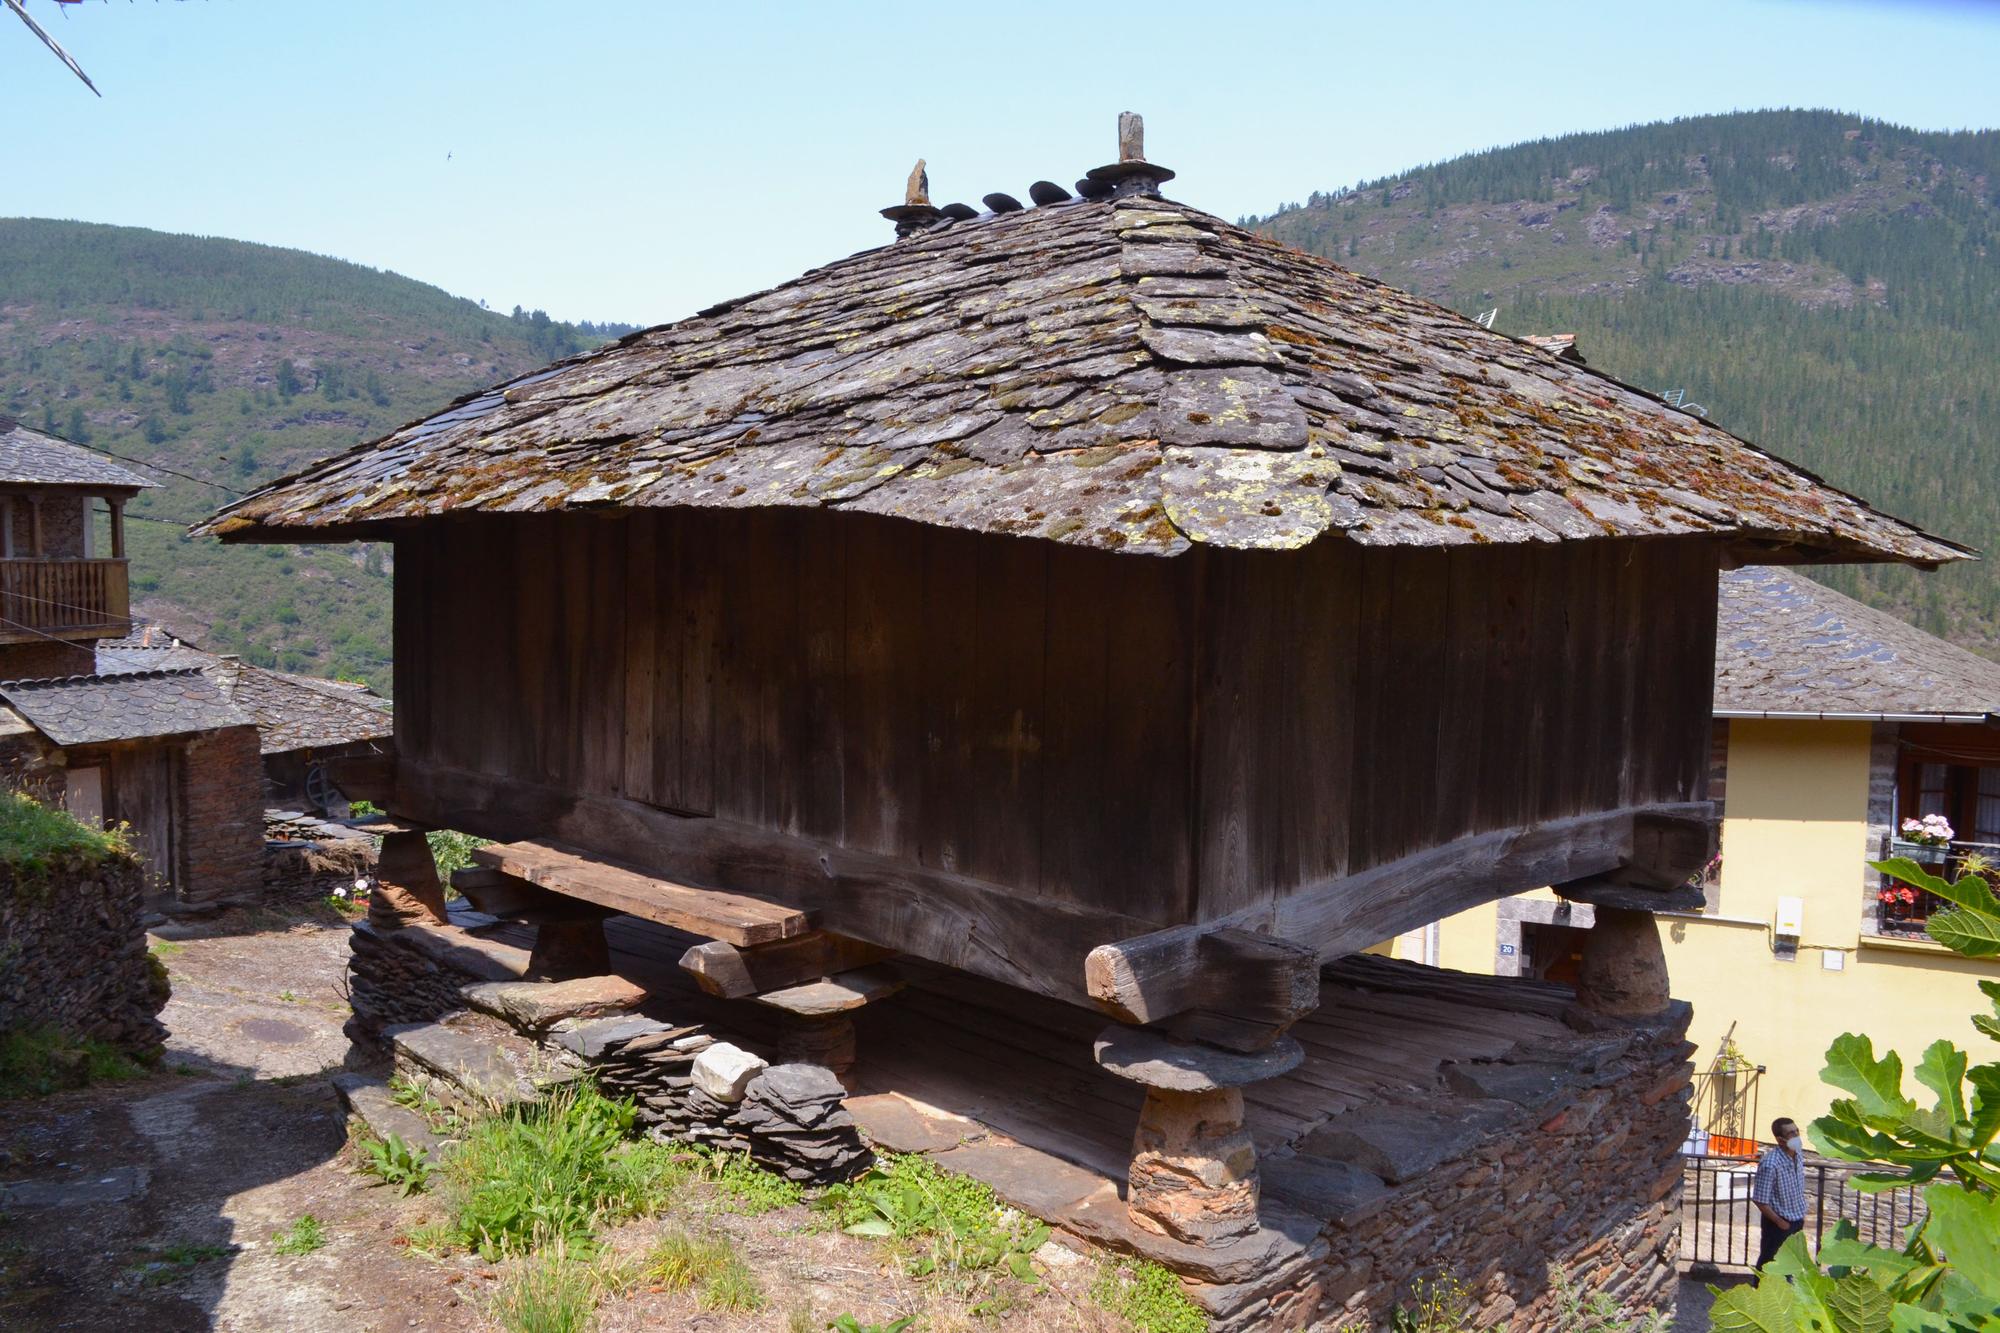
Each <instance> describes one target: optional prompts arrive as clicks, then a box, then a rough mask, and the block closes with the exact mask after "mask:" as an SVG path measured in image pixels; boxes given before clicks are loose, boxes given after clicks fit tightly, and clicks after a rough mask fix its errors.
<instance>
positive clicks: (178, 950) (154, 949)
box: [146, 940, 187, 963]
mask: <svg viewBox="0 0 2000 1333" xmlns="http://www.w3.org/2000/svg"><path fill="white" fill-rule="evenodd" d="M146 952H147V953H149V954H151V955H153V957H155V958H157V959H159V960H160V961H161V962H163V963H164V962H166V961H167V960H168V959H169V958H178V957H180V956H181V955H182V954H184V953H186V952H187V945H185V944H180V943H177V942H176V941H174V940H154V941H153V942H152V943H151V944H149V945H147V946H146Z"/></svg>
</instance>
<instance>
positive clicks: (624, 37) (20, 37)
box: [0, 0, 2000, 323]
mask: <svg viewBox="0 0 2000 1333" xmlns="http://www.w3.org/2000/svg"><path fill="white" fill-rule="evenodd" d="M27 5H28V9H29V11H30V12H31V13H34V14H36V15H37V17H38V18H39V19H40V21H41V22H42V23H43V24H44V25H45V26H47V27H48V28H50V30H51V31H52V32H53V33H54V34H55V35H56V37H57V38H58V40H60V41H62V42H63V43H64V44H65V45H66V46H67V47H68V48H69V50H70V51H71V53H72V54H74V55H75V56H76V57H77V58H78V59H79V60H80V61H81V62H82V63H83V65H84V67H85V68H86V69H87V70H88V71H89V72H90V74H91V76H92V77H93V78H94V79H95V80H96V81H97V84H98V86H99V87H100V88H102V89H103V90H104V94H105V96H104V98H103V99H102V100H99V99H98V98H95V97H92V96H91V95H90V94H89V92H88V91H87V90H86V89H85V88H84V87H83V86H82V85H81V84H80V83H78V82H76V80H75V79H74V78H73V77H72V76H71V75H70V74H69V73H68V71H66V70H64V69H63V68H62V66H61V65H60V64H58V63H57V62H56V61H55V59H54V58H53V57H51V56H50V55H49V54H48V53H47V52H46V51H44V50H43V49H42V48H41V46H40V44H39V43H37V42H35V41H34V40H33V39H32V38H31V37H30V36H29V34H28V32H27V30H26V29H25V28H22V27H21V26H20V25H19V24H18V23H17V22H15V21H14V20H13V19H12V18H11V16H8V15H6V14H5V13H4V11H0V116H4V118H5V122H4V123H5V124H6V125H7V126H8V132H7V136H6V138H5V140H4V143H5V148H4V149H0V214H4V215H27V216H41V217H68V218H82V219H87V220H91V221H99V222H118V223H128V224H133V225H140V226H149V227H158V228H162V229H165V230H170V231H186V232H197V233H206V234H211V235H221V236H233V237H239V238H243V239H248V240H256V241H265V242H270V243H273V244H279V245H290V246H299V247H303V248H305V249H309V250H315V251H319V252H321V253H325V254H331V255H338V256H340V257H342V258H346V259H352V260H357V261H359V262H362V263H366V264H372V265H376V266H378V267H382V268H388V269H393V270H395V271H397V272H400V273H405V274H409V275H410V276H412V277H417V278H421V279H423V280H425V281H427V282H433V283H436V284H438V285H439V286H442V287H444V288H446V289H447V290H449V291H452V292H455V293H458V294H461V295H465V296H470V297H474V298H477V299H484V300H486V301H488V302H489V303H490V304H492V305H494V306H496V307H499V308H503V309H504V308H507V307H509V306H512V305H514V304H515V303H517V302H518V303H521V304H524V305H528V306H543V307H545V308H547V309H548V310H549V311H550V312H551V313H552V314H556V315H559V316H562V317H566V318H593V319H622V320H631V321H636V322H642V323H650V322H656V321H660V320H667V319H674V318H679V317H680V316H683V315H686V314H688V313H691V312H692V311H694V310H695V309H697V308H699V307H700V306H702V305H705V304H707V303H709V302H712V301H715V300H719V299H722V298H725V297H730V296H736V295H741V294H743V293H745V292H748V291H752V290H756V289H759V288H762V287H767V286H770V285H771V284H773V283H776V282H780V281H783V280H784V279H786V278H789V277H791V276H793V275H795V274H797V273H798V272H800V271H802V270H804V269H806V268H809V267H812V266H813V265H815V264H817V263H821V262H824V261H825V260H827V259H830V258H833V257H836V256H839V255H844V254H847V253H850V252H852V251H854V250H858V249H863V248H866V247H869V246H872V245H876V244H880V243H882V242H884V241H886V240H887V239H888V237H889V230H888V224H887V223H885V222H883V221H882V219H880V218H879V217H877V216H876V213H875V210H876V209H878V208H880V207H882V206H883V205H885V204H890V203H895V202H899V200H900V193H901V189H902V182H903V178H904V176H905V174H906V173H907V172H908V171H909V168H910V164H911V163H912V162H913V161H914V160H915V159H916V158H917V157H918V156H923V157H926V158H928V159H929V161H930V168H931V181H932V186H933V195H934V197H936V198H937V199H938V201H939V202H944V201H946V200H950V199H964V200H967V201H968V202H973V203H976V202H977V200H978V198H979V196H981V195H983V194H985V193H987V192H988V191H991V190H1006V191H1008V192H1010V193H1013V194H1016V195H1019V196H1023V197H1025V195H1026V193H1027V186H1028V184H1029V182H1030V181H1033V180H1035V179H1036V178H1038V177H1044V176H1046V177H1048V178H1050V179H1053V180H1057V181H1061V182H1063V183H1064V184H1068V183H1069V182H1070V181H1072V180H1074V179H1075V178H1076V177H1077V176H1078V175H1080V174H1082V172H1083V171H1084V170H1085V169H1086V168H1088V167H1091V166H1095V165H1098V164H1099V163H1102V162H1104V161H1107V160H1109V159H1110V158H1111V157H1112V156H1113V155H1114V143H1115V128H1114V127H1115V119H1116V116H1117V113H1118V112H1119V111H1121V110H1125V109H1131V110H1136V111H1140V112H1143V113H1144V114H1145V116H1146V122H1147V140H1148V143H1147V146H1148V152H1149V156H1151V157H1152V158H1153V159H1154V160H1155V161H1159V162H1163V163H1165V164H1167V165H1169V166H1172V167H1174V168H1175V169H1176V170H1178V171H1179V173H1180V178H1179V179H1178V180H1176V181H1175V182H1173V184H1172V185H1171V186H1169V188H1168V192H1169V193H1170V194H1172V195H1173V196H1174V197H1176V198H1179V199H1183V200H1185V201H1187V202H1189V203H1192V204H1196V205H1198V206H1200V207H1203V208H1206V209H1209V210H1210V211H1212V212H1215V213H1219V214H1221V215H1223V216H1225V217H1231V218H1233V217H1236V216H1238V215H1240V214H1244V213H1251V212H1265V211H1268V210H1270V209H1271V208H1272V207H1274V206H1276V205H1277V204H1279V203H1282V202H1285V201H1288V200H1295V199H1303V198H1304V197H1305V196H1306V195H1307V194H1308V193H1309V192H1311V191H1312V190H1314V189H1319V188H1328V187H1332V186H1337V185H1340V184H1346V183H1352V182H1353V181H1355V180H1357V179H1361V178H1369V177H1374V176H1379V175H1383V174H1385V173H1388V172H1392V171H1395V170H1397V169H1400V168H1402V167H1406V166H1410V165H1414V164H1417V163H1421V162H1426V161H1432V160H1436V159H1440V158H1445V157H1451V156H1455V155H1457V154H1459V153H1463V152H1467V151H1471V150H1476V149H1479V148H1485V147H1490V146H1493V145H1496V144H1502V143H1510V142H1514V141H1517V140H1520V139H1525V138H1535V137H1539V136H1542V135H1548V134H1559V133H1563V132H1567V131H1571V130H1579V129H1596V128H1604V127H1609V126H1616V125H1622V124H1628V123H1631V122H1635V121H1646V120H1656V119H1662V118H1666V117H1670V116H1676V115H1691V114H1698V113H1702V112H1712V111H1725V110H1730V109H1734V108H1745V107H1765V106H1784V105H1790V106H1835V107H1839V108H1842V109H1846V110H1852V111H1858V112H1862V113H1864V114H1867V115H1871V116H1876V117H1880V118H1883V119H1888V120H1894V121H1898V122H1902V123H1905V124H1912V125H1917V126H1922V127H1926V128H1963V127H1988V126H2000V79H1996V78H1995V77H1994V71H1995V70H1996V69H2000V5H1990V4H1972V3H1960V4H1927V5H1926V4H1897V5H1892V4H1886V3H1859V2H1858V0H1848V2H1846V3H1824V4H1808V3H1803V2H1801V0H1782V2H1781V0H1761V2H1759V0H1740V2H1739V3H1733V4H1708V3H1677V4H1647V5H1636V4H1603V3H1598V4H1577V5H1557V4H1528V3H1514V2H1511V0H1485V3H1477V4H1410V3H1402V4H1388V3H1377V4H1373V5H1368V6H1365V7H1362V6H1351V5H1344V4H1317V5H1310V4H1309V5H1293V4H1284V3H1271V2H1266V3H1259V4H1240V3H1231V0H1201V2H1200V3H1193V4H1186V5H1182V4H1176V3H1170V2H1168V0H1156V2H1155V3H1144V2H1143V0H1141V2H1140V3H1132V0H1126V2H1125V3H1117V4H1101V5H1098V4H1036V3H975V4H965V5H951V4H936V3H931V4H923V5H886V4H885V5H870V6H861V5H845V4H833V3H822V4H812V5H804V4H801V5H768V6H760V5H728V6H725V5H704V6H699V7H696V6H683V5H679V4H669V3H637V2H636V0H592V2H590V3H579V2H578V0H571V3H566V4H555V3H551V2H550V0H538V2H536V3H528V2H527V0H518V2H517V0H487V2H486V3H477V2H475V0H423V2H422V3H410V2H409V0H396V2H394V3H391V0H195V2H194V3H179V4H176V3H147V2H145V0H141V2H140V3H137V4H125V3H111V4H98V3H87V4H82V5H76V6H64V7H62V8H61V9H58V7H57V6H56V5H55V4H54V3H53V2H52V0H27ZM3 296H4V293H0V297H3Z"/></svg>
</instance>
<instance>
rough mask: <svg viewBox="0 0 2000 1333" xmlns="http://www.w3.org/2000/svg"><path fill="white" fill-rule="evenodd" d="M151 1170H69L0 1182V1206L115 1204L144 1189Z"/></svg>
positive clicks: (77, 1206)
mask: <svg viewBox="0 0 2000 1333" xmlns="http://www.w3.org/2000/svg"><path fill="white" fill-rule="evenodd" d="M150 1179H151V1175H150V1173H148V1172H147V1170H146V1168H145V1167H143V1166H114V1167H107V1168H103V1169H100V1170H96V1171H70V1172H65V1173H64V1174H62V1175H60V1176H41V1177H38V1178H36V1179H33V1180H15V1181H10V1182H8V1183H7V1184H5V1185H0V1207H5V1208H86V1207H95V1206H97V1205H100V1204H107V1203H118V1202H120V1201H121V1200H124V1199H130V1198H133V1197H135V1196H136V1195H140V1194H144V1193H145V1192H146V1185H147V1182H148V1181H149V1180H150Z"/></svg>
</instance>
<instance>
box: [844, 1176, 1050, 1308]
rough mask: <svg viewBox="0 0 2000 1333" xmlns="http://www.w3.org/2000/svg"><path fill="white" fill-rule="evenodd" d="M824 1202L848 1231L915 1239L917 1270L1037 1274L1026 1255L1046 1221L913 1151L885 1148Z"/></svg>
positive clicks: (1044, 1233)
mask: <svg viewBox="0 0 2000 1333" xmlns="http://www.w3.org/2000/svg"><path fill="white" fill-rule="evenodd" d="M820 1206H821V1207H822V1208H823V1209H825V1210H826V1211H827V1212H828V1213H829V1214H830V1215H831V1216H832V1218H833V1220H834V1222H835V1224H836V1225H838V1226H839V1227H840V1229H841V1230H842V1231H844V1232H846V1233H847V1234H848V1235H850V1236H874V1237H878V1238H880V1239H884V1240H891V1241H895V1242H899V1243H901V1244H903V1245H906V1246H912V1247H914V1249H915V1251H916V1253H915V1254H914V1256H913V1257H912V1258H911V1259H910V1261H909V1269H910V1271H911V1272H912V1273H915V1274H918V1275H922V1274H927V1273H932V1272H936V1271H938V1270H940V1269H944V1270H955V1271H961V1272H965V1271H979V1270H983V1269H989V1268H999V1269H1002V1270H1004V1271H1006V1272H1008V1273H1010V1274H1012V1275H1013V1276H1014V1277H1016V1278H1018V1279H1019V1280H1021V1281H1022V1282H1035V1281H1038V1280H1039V1279H1038V1278H1037V1275H1036V1273H1035V1267H1034V1264H1033V1262H1032V1261H1031V1260H1030V1259H1029V1257H1028V1256H1030V1255H1032V1254H1033V1253H1034V1252H1035V1251H1036V1250H1038V1249H1040V1248H1041V1247H1042V1245H1043V1243H1044V1242H1046V1241H1047V1240H1048V1238H1049V1229H1048V1227H1046V1226H1044V1225H1043V1224H1042V1223H1040V1222H1038V1221H1035V1220H1034V1219H1032V1218H1028V1217H1023V1216H1022V1215H1021V1214H1019V1213H1016V1212H1014V1211H1013V1210H1011V1209H1008V1208H1004V1207H1002V1205H1001V1203H1000V1200H999V1198H998V1197H997V1196H996V1195H995V1194H994V1193H993V1191H992V1189H990V1188H989V1187H988V1186H986V1185H983V1184H981V1183H980V1182H979V1181H976V1180H974V1179H972V1178H971V1177H969V1176H961V1175H957V1174H955V1173H953V1172H950V1171H940V1170H939V1169H938V1168H937V1166H936V1165H935V1164H933V1163H932V1162H931V1161H930V1159H928V1158H926V1157H922V1156H919V1155H917V1154H915V1153H910V1154H905V1155H902V1156H885V1157H883V1158H882V1159H881V1161H880V1162H879V1163H878V1164H877V1165H876V1166H875V1167H874V1168H873V1169H872V1170H870V1171H868V1172H866V1173H864V1174H863V1175H862V1176H860V1177H859V1178H858V1179H856V1180H853V1181H851V1182H849V1183H848V1184H845V1185H836V1186H834V1187H833V1188H831V1189H829V1190H828V1191H827V1192H826V1193H825V1194H824V1195H822V1196H821V1199H820Z"/></svg>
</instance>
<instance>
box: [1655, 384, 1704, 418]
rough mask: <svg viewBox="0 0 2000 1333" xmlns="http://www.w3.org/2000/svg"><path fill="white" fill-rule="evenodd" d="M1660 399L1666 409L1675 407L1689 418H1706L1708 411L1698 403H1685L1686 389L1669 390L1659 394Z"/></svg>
mask: <svg viewBox="0 0 2000 1333" xmlns="http://www.w3.org/2000/svg"><path fill="white" fill-rule="evenodd" d="M1660 397H1661V398H1662V399H1664V400H1665V402H1666V404H1667V406H1668V407H1677V408H1679V409H1680V410H1681V411H1683V412H1685V413H1687V414H1688V415H1689V416H1691V417H1706V416H1707V415H1708V409H1707V408H1705V407H1703V406H1702V405H1701V404H1700V403H1690V402H1688V401H1687V390H1686V389H1669V390H1667V391H1666V392H1665V393H1663V394H1661V395H1660Z"/></svg>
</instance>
